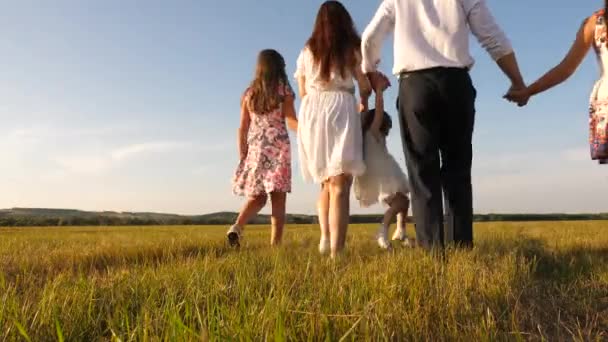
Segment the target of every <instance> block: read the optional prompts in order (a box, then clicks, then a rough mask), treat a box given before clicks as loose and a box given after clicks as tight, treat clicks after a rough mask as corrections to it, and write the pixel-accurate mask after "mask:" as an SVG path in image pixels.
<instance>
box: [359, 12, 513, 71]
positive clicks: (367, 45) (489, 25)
mask: <svg viewBox="0 0 608 342" xmlns="http://www.w3.org/2000/svg"><path fill="white" fill-rule="evenodd" d="M391 32H394V36H395V44H394V54H395V55H394V57H395V65H394V67H393V73H395V74H399V73H401V72H407V71H416V70H423V69H429V68H433V67H459V68H471V67H472V66H473V63H474V60H473V58H472V57H471V55H470V53H469V33H470V32H472V33H473V35H475V37H477V39H478V40H479V42H480V43H481V45H482V46H483V48H484V49H486V50H487V51H488V53H489V54H490V55H491V56H492V58H494V60H498V59H500V58H501V57H504V56H505V55H507V54H509V53H511V52H513V48H512V47H511V43H510V42H509V40H508V39H507V37H506V36H505V34H504V32H503V31H502V30H501V29H500V27H499V26H498V25H497V24H496V22H495V20H494V17H493V16H492V14H491V13H490V10H489V9H488V7H487V5H486V1H485V0H440V1H437V0H384V1H383V2H382V4H381V5H380V8H378V11H377V12H376V15H375V16H374V18H373V19H372V21H371V23H370V24H369V25H368V26H367V28H366V29H365V31H364V32H363V37H362V44H361V47H362V56H363V61H362V68H363V71H364V72H372V71H375V70H376V67H377V65H378V63H379V62H380V54H381V50H382V42H383V40H384V39H385V38H386V36H387V35H388V34H389V33H391Z"/></svg>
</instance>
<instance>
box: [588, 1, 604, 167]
mask: <svg viewBox="0 0 608 342" xmlns="http://www.w3.org/2000/svg"><path fill="white" fill-rule="evenodd" d="M596 17H597V19H596V24H595V39H594V44H593V45H594V48H595V53H596V55H597V60H598V63H599V65H600V69H601V71H602V76H601V78H600V79H599V80H598V81H597V82H596V83H595V86H594V87H593V91H592V92H591V99H590V106H589V145H590V148H591V159H593V160H597V161H599V163H600V164H608V74H606V72H607V71H608V36H607V28H606V21H605V19H604V11H599V12H597V13H596Z"/></svg>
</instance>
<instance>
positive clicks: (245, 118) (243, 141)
mask: <svg viewBox="0 0 608 342" xmlns="http://www.w3.org/2000/svg"><path fill="white" fill-rule="evenodd" d="M250 124H251V116H250V115H249V109H248V108H247V101H245V96H243V98H242V99H241V124H240V126H239V130H238V134H237V146H238V148H239V158H240V160H243V159H245V158H246V157H247V151H248V150H249V146H248V145H247V135H248V134H249V125H250Z"/></svg>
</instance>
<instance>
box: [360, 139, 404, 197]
mask: <svg viewBox="0 0 608 342" xmlns="http://www.w3.org/2000/svg"><path fill="white" fill-rule="evenodd" d="M364 140H365V143H364V147H363V156H364V157H365V165H366V166H367V169H366V171H365V173H364V174H363V175H361V176H358V177H355V181H354V185H353V187H354V192H355V197H356V198H357V200H358V201H359V204H360V205H361V206H362V207H364V208H365V207H369V206H372V205H374V204H376V203H381V204H385V205H387V204H388V203H389V202H390V201H391V200H392V199H393V197H394V196H395V194H397V193H401V194H403V195H407V194H408V193H409V192H410V190H409V185H408V180H407V177H406V176H405V174H404V173H403V171H402V170H401V167H399V164H398V163H397V161H396V160H395V158H393V156H392V155H391V154H390V153H389V152H388V149H387V148H386V140H385V138H383V139H382V140H381V141H377V140H376V138H374V136H373V135H372V134H371V132H369V131H368V132H367V133H366V134H365V137H364Z"/></svg>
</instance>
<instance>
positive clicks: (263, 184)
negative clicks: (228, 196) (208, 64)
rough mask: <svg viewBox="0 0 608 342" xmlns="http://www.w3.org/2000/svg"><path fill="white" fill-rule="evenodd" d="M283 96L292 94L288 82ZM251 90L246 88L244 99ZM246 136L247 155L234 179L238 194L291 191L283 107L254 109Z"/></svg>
mask: <svg viewBox="0 0 608 342" xmlns="http://www.w3.org/2000/svg"><path fill="white" fill-rule="evenodd" d="M278 91H279V94H280V95H281V96H283V97H284V96H293V91H292V89H291V87H290V86H289V85H287V86H281V87H280V88H279V89H278ZM248 96H249V91H246V92H245V97H244V99H245V101H246V100H247V97H248ZM249 115H250V116H251V123H250V125H249V132H248V136H247V145H248V150H247V156H246V157H245V159H243V160H241V161H240V163H239V165H238V167H237V169H236V173H235V175H234V178H233V182H232V190H233V192H234V194H235V195H239V196H249V197H252V196H258V195H262V194H269V193H272V192H286V193H287V192H291V144H290V142H289V134H288V133H287V126H286V124H285V116H284V115H283V112H282V110H281V107H280V106H279V108H277V109H275V110H273V111H271V112H269V113H264V114H259V113H252V112H250V114H249Z"/></svg>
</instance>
